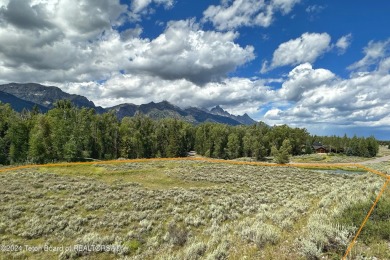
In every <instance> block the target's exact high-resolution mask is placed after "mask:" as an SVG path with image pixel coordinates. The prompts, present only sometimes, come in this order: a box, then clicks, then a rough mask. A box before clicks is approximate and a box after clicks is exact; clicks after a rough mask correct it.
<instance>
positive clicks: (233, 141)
mask: <svg viewBox="0 0 390 260" xmlns="http://www.w3.org/2000/svg"><path fill="white" fill-rule="evenodd" d="M240 150H241V146H240V139H239V136H238V135H237V134H236V133H231V134H229V136H228V143H227V155H228V157H229V158H230V159H234V158H238V157H239V156H240Z"/></svg>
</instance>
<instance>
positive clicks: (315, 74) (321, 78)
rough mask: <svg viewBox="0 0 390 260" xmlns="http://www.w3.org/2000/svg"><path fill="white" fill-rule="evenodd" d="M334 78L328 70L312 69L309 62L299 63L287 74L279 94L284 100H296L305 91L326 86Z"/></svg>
mask: <svg viewBox="0 0 390 260" xmlns="http://www.w3.org/2000/svg"><path fill="white" fill-rule="evenodd" d="M334 78H335V75H334V74H333V73H332V72H331V71H329V70H325V69H313V68H312V66H311V64H309V63H305V64H301V65H299V66H297V67H296V68H294V69H293V70H292V71H291V72H290V73H289V74H288V79H287V80H286V81H285V82H284V83H283V84H282V88H281V89H280V90H279V94H280V96H281V97H282V98H283V99H285V100H289V101H297V100H299V99H301V98H302V94H303V93H305V92H306V91H308V90H310V89H315V88H318V87H320V86H325V87H326V86H328V84H330V83H331V81H332V80H333V79H334Z"/></svg>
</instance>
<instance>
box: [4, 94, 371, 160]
mask: <svg viewBox="0 0 390 260" xmlns="http://www.w3.org/2000/svg"><path fill="white" fill-rule="evenodd" d="M314 141H321V142H323V143H324V144H325V143H327V144H328V145H330V146H332V148H333V150H332V151H336V152H343V153H346V154H348V155H359V156H366V157H372V156H375V155H376V153H377V152H378V142H377V141H376V140H375V138H374V137H369V138H363V137H362V138H358V137H356V136H354V137H353V138H348V137H347V136H344V137H335V136H334V137H318V136H311V135H310V134H309V133H308V131H307V130H306V129H304V128H291V127H289V126H287V125H282V126H273V127H270V126H268V125H266V124H265V123H263V122H260V123H258V124H255V125H251V126H244V125H240V126H229V125H223V124H217V123H203V124H200V125H197V126H194V125H192V124H190V123H187V122H184V121H180V120H178V119H173V118H166V119H162V120H158V121H155V120H152V119H150V118H149V117H146V116H143V115H137V116H135V117H131V118H129V117H125V118H123V119H122V121H120V122H119V121H118V120H117V118H116V116H115V114H114V113H110V112H108V113H104V114H97V113H96V112H95V111H94V110H93V109H87V108H77V107H75V106H74V105H73V104H72V103H71V102H70V101H68V100H60V101H57V102H56V104H55V107H54V108H53V109H51V110H49V111H48V112H47V113H46V114H41V113H39V111H38V110H37V109H33V110H32V111H23V112H21V113H18V112H15V111H14V110H12V109H11V107H10V106H9V105H8V104H1V103H0V164H15V163H46V162H54V161H81V160H85V159H88V158H91V159H92V158H93V159H99V160H108V159H117V158H120V157H123V158H130V159H131V158H154V157H183V156H186V155H187V152H188V151H191V150H195V151H196V152H197V153H198V154H200V155H203V156H207V157H213V158H222V159H234V158H238V157H254V158H256V159H257V160H262V159H264V158H265V157H267V156H270V155H274V156H275V157H276V158H279V159H281V160H283V158H284V159H285V158H287V157H288V156H289V155H290V154H291V155H300V154H305V153H312V152H313V150H312V144H313V142H314Z"/></svg>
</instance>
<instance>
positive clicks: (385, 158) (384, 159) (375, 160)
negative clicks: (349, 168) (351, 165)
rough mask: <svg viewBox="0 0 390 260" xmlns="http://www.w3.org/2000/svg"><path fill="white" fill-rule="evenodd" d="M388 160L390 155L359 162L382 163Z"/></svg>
mask: <svg viewBox="0 0 390 260" xmlns="http://www.w3.org/2000/svg"><path fill="white" fill-rule="evenodd" d="M387 161H390V155H387V156H383V157H379V158H375V159H372V160H368V161H364V162H359V164H371V163H380V162H387Z"/></svg>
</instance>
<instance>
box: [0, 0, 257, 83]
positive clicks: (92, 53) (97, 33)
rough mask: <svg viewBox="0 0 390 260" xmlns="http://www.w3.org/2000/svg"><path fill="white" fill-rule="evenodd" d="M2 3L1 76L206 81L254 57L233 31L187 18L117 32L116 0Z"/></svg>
mask: <svg viewBox="0 0 390 260" xmlns="http://www.w3.org/2000/svg"><path fill="white" fill-rule="evenodd" d="M154 2H155V3H157V4H168V5H169V3H173V2H172V1H154ZM144 3H147V2H144ZM0 10H1V11H0V24H1V26H0V77H1V79H2V80H3V81H5V82H7V81H8V82H9V81H17V82H26V81H29V82H31V81H33V82H44V81H50V82H58V83H63V82H84V81H91V80H105V79H108V78H110V77H111V76H112V75H114V74H115V73H117V72H119V71H120V70H123V71H125V72H126V73H129V74H134V73H143V74H150V75H157V76H159V77H162V78H165V79H188V80H191V81H193V82H197V83H201V84H205V83H207V82H208V81H211V80H219V79H221V78H223V77H224V76H226V74H227V73H228V72H231V71H233V70H235V68H236V67H237V66H240V65H242V64H244V63H246V62H248V61H250V60H252V59H253V58H254V54H253V52H254V49H253V47H252V46H246V47H244V48H243V47H241V46H239V45H238V44H236V43H235V42H234V41H235V39H236V37H237V36H238V34H236V33H233V32H224V33H221V32H213V31H204V30H202V29H200V28H199V25H198V24H196V23H194V22H193V21H177V22H170V23H169V24H168V26H167V28H166V30H165V31H164V32H163V33H162V34H161V35H160V36H158V37H157V38H156V39H143V38H140V34H141V32H142V28H140V27H139V26H135V27H134V28H130V29H128V30H127V31H124V32H121V33H119V32H118V31H116V30H115V29H113V27H115V26H116V25H118V24H121V23H123V22H124V21H125V20H123V19H126V18H124V16H126V15H128V12H127V6H125V5H121V4H119V1H109V2H108V1H104V0H99V1H92V0H81V1H76V0H58V1H45V0H35V1H33V2H30V1H24V0H15V1H14V2H12V4H11V2H10V3H9V5H7V6H2V7H0ZM20 10H22V11H23V12H22V13H25V14H28V15H26V16H25V17H24V16H22V15H19V14H20V13H18V12H19V11H20Z"/></svg>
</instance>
